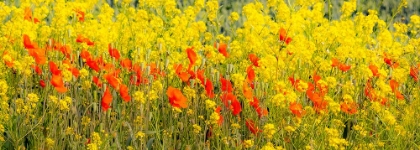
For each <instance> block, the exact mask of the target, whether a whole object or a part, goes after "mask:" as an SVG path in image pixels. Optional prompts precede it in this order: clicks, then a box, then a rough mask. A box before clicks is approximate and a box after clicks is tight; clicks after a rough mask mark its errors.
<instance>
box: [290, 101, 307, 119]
mask: <svg viewBox="0 0 420 150" xmlns="http://www.w3.org/2000/svg"><path fill="white" fill-rule="evenodd" d="M289 110H290V111H291V112H292V113H293V114H294V115H296V117H298V118H301V117H302V115H304V114H305V113H306V111H305V110H303V107H302V105H301V104H299V103H297V102H291V103H290V106H289Z"/></svg>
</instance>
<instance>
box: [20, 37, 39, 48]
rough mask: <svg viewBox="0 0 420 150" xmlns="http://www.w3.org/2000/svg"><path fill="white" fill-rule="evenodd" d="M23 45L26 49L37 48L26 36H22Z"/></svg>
mask: <svg viewBox="0 0 420 150" xmlns="http://www.w3.org/2000/svg"><path fill="white" fill-rule="evenodd" d="M23 45H24V46H25V48H26V49H34V48H38V45H37V44H36V43H32V42H31V39H30V38H29V36H28V35H26V34H24V35H23Z"/></svg>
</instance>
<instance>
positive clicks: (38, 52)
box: [28, 48, 47, 65]
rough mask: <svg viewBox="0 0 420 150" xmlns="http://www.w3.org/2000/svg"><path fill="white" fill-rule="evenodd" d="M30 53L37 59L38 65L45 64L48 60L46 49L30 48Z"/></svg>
mask: <svg viewBox="0 0 420 150" xmlns="http://www.w3.org/2000/svg"><path fill="white" fill-rule="evenodd" d="M28 53H29V55H30V56H32V57H33V58H34V59H35V63H36V64H38V65H43V64H45V63H46V62H47V57H46V56H45V49H40V48H35V49H28Z"/></svg>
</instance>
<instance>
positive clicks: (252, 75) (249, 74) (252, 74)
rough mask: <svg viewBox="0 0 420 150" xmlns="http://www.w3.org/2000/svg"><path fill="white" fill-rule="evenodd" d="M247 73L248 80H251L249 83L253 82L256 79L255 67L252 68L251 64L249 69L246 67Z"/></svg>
mask: <svg viewBox="0 0 420 150" xmlns="http://www.w3.org/2000/svg"><path fill="white" fill-rule="evenodd" d="M246 73H247V76H246V77H247V78H246V79H247V81H248V82H249V83H251V82H253V81H254V79H255V71H254V69H252V65H251V66H249V67H248V68H247V69H246Z"/></svg>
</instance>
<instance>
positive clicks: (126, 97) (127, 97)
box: [120, 84, 131, 102]
mask: <svg viewBox="0 0 420 150" xmlns="http://www.w3.org/2000/svg"><path fill="white" fill-rule="evenodd" d="M120 95H121V98H122V99H123V100H124V101H125V102H129V101H130V100H131V97H130V94H128V87H127V86H126V85H125V84H121V85H120Z"/></svg>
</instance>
